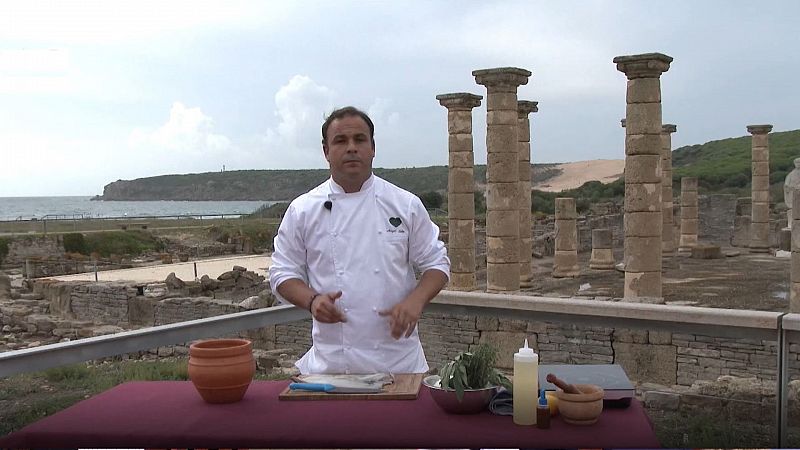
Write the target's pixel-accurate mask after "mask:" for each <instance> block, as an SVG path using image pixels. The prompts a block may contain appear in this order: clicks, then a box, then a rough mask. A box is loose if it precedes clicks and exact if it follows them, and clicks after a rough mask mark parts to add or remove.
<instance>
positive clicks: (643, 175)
mask: <svg viewBox="0 0 800 450" xmlns="http://www.w3.org/2000/svg"><path fill="white" fill-rule="evenodd" d="M662 178H663V173H662V171H661V156H660V155H630V156H628V157H627V158H626V161H625V182H626V183H661V181H662Z"/></svg>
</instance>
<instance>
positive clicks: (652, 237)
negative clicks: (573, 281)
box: [614, 53, 672, 299]
mask: <svg viewBox="0 0 800 450" xmlns="http://www.w3.org/2000/svg"><path fill="white" fill-rule="evenodd" d="M670 62H672V58H671V57H669V56H667V55H663V54H661V53H648V54H643V55H631V56H618V57H616V58H614V63H616V64H617V70H619V71H620V72H624V73H625V76H626V77H627V78H628V89H627V98H626V103H627V107H626V110H625V218H624V228H625V260H624V263H625V294H624V296H625V298H628V299H632V298H636V297H650V298H660V297H661V252H660V251H658V249H660V248H661V225H662V221H663V217H662V214H661V207H662V205H661V147H662V144H661V80H660V77H661V74H662V73H663V72H666V71H667V70H669V64H670Z"/></svg>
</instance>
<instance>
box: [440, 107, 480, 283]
mask: <svg viewBox="0 0 800 450" xmlns="http://www.w3.org/2000/svg"><path fill="white" fill-rule="evenodd" d="M482 98H483V97H481V96H480V95H474V94H468V93H464V92H460V93H455V94H442V95H437V96H436V100H439V103H440V104H441V105H442V106H444V107H445V108H447V132H448V148H449V159H448V168H449V173H448V177H447V218H448V245H447V254H448V256H449V257H450V284H449V286H448V288H449V289H452V290H456V291H471V290H474V289H475V196H474V192H475V180H474V177H473V166H474V157H473V152H472V108H475V107H478V106H480V105H481V99H482Z"/></svg>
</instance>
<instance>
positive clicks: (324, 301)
mask: <svg viewBox="0 0 800 450" xmlns="http://www.w3.org/2000/svg"><path fill="white" fill-rule="evenodd" d="M341 296H342V291H337V292H329V293H327V294H319V295H317V296H316V297H315V298H314V303H313V304H312V305H311V315H312V316H314V318H315V319H317V321H318V322H322V323H338V322H347V318H345V316H344V314H342V312H341V311H339V308H337V307H336V304H335V302H336V300H337V299H338V298H339V297H341Z"/></svg>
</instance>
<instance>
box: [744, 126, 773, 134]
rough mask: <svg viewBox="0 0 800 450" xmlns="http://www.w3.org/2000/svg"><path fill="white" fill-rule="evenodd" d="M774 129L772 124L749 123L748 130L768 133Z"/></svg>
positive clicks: (751, 132) (755, 132)
mask: <svg viewBox="0 0 800 450" xmlns="http://www.w3.org/2000/svg"><path fill="white" fill-rule="evenodd" d="M770 131H772V125H748V126H747V132H748V133H750V134H767V133H769V132H770Z"/></svg>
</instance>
